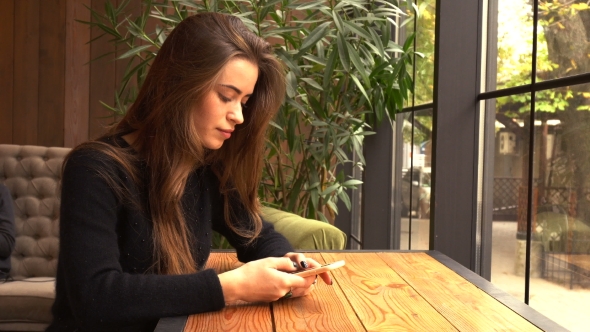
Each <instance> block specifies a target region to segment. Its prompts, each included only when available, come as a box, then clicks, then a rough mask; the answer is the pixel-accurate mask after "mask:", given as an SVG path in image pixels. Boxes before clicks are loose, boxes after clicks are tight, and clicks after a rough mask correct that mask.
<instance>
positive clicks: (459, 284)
mask: <svg viewBox="0 0 590 332" xmlns="http://www.w3.org/2000/svg"><path fill="white" fill-rule="evenodd" d="M306 256H308V257H312V258H314V259H315V260H317V261H318V262H320V263H325V262H333V261H337V260H341V259H343V260H345V261H346V265H345V266H344V267H342V268H340V269H337V270H334V271H332V272H331V273H332V278H333V280H334V284H333V285H332V286H328V285H326V284H324V283H323V282H322V281H321V280H319V279H318V284H317V286H316V289H315V291H314V292H312V293H311V294H310V295H308V296H306V297H302V298H291V299H285V300H279V301H277V302H274V303H270V304H269V303H253V304H243V305H235V306H229V307H226V308H224V309H223V310H221V311H217V312H210V313H204V314H196V315H191V316H188V317H186V316H185V317H174V318H164V319H161V320H160V322H159V323H158V326H157V327H156V330H155V331H156V332H168V331H178V332H180V331H185V332H189V331H191V332H192V331H256V332H259V331H288V332H293V331H338V332H344V331H354V332H358V331H551V332H555V331H567V330H566V329H564V328H563V327H561V326H559V325H558V324H556V323H555V322H553V321H551V320H549V319H548V318H546V317H544V316H543V315H541V314H539V313H538V312H536V311H535V310H534V309H532V308H530V307H529V306H527V305H526V304H524V303H522V302H520V301H518V300H516V299H514V298H512V297H511V296H510V295H508V294H506V293H504V292H503V291H501V290H499V289H497V288H495V287H494V286H493V285H492V284H491V283H490V282H488V281H487V280H485V279H483V278H481V277H480V276H478V275H477V274H475V273H473V272H471V271H470V270H468V269H467V268H465V267H463V266H461V265H460V264H458V263H457V262H455V261H453V260H452V259H450V258H449V257H447V256H445V255H443V254H441V253H439V252H436V251H421V252H416V251H411V252H403V251H388V252H367V251H360V252H359V251H339V252H310V253H306ZM239 264H240V263H239V262H238V261H237V259H236V255H235V253H232V252H214V253H212V254H211V257H210V258H209V262H208V266H209V267H211V268H214V269H215V270H216V271H217V272H218V273H221V272H223V271H227V270H229V269H232V268H235V267H236V266H239Z"/></svg>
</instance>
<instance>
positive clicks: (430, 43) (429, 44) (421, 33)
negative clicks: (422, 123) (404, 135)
mask: <svg viewBox="0 0 590 332" xmlns="http://www.w3.org/2000/svg"><path fill="white" fill-rule="evenodd" d="M418 6H419V9H420V17H418V19H417V23H416V52H419V53H421V54H423V55H424V57H423V58H420V57H417V58H416V77H415V80H416V100H415V101H414V102H415V105H422V104H428V103H432V89H433V86H434V31H435V30H434V25H435V13H436V1H435V0H425V1H419V2H418Z"/></svg>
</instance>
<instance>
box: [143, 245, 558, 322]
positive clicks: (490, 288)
mask: <svg viewBox="0 0 590 332" xmlns="http://www.w3.org/2000/svg"><path fill="white" fill-rule="evenodd" d="M232 251H234V250H231V249H230V250H212V251H211V253H214V252H232ZM301 252H303V253H330V252H331V253H366V252H395V253H420V252H422V253H426V254H427V255H429V256H430V257H432V258H434V259H435V260H437V261H438V262H439V263H441V264H443V265H444V266H446V267H447V268H449V269H450V270H452V271H454V272H455V273H457V274H458V275H460V276H461V277H463V278H465V280H467V281H469V282H470V283H472V284H473V285H475V286H476V287H477V288H479V289H481V290H482V291H483V292H485V293H486V294H488V295H489V296H491V297H493V298H494V299H496V300H497V301H498V302H500V303H502V304H504V305H505V306H506V307H508V308H509V309H511V310H512V311H514V312H515V313H517V314H518V315H520V316H521V317H522V318H524V319H526V320H527V321H529V322H530V323H531V324H533V325H535V326H536V327H538V328H540V329H541V330H543V331H551V332H561V331H564V332H569V330H568V329H566V328H564V327H563V326H561V325H559V324H557V323H556V322H554V321H552V320H551V319H549V318H548V317H545V316H544V315H542V314H541V313H539V312H538V311H536V310H535V309H533V308H532V307H531V306H529V305H527V304H525V303H524V302H521V301H519V300H517V299H516V298H515V297H513V296H512V295H510V294H508V293H506V292H505V291H503V290H501V289H500V288H498V287H496V286H494V285H493V284H492V283H491V282H490V281H489V280H487V279H485V278H483V277H481V276H480V275H478V274H477V273H475V272H473V271H471V270H470V269H468V268H466V267H465V266H463V265H461V264H459V263H458V262H456V261H454V260H453V259H452V258H450V257H449V256H447V255H445V254H443V253H441V252H439V251H436V250H301ZM187 320H188V316H178V317H165V318H161V319H160V320H159V321H158V325H157V326H156V329H155V330H154V332H176V331H178V332H182V331H183V330H184V326H185V325H186V322H187Z"/></svg>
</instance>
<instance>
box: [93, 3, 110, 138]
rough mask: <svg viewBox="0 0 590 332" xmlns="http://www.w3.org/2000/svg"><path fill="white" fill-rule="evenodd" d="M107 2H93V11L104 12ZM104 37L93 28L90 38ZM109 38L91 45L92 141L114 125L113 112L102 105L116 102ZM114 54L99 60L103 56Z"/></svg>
mask: <svg viewBox="0 0 590 332" xmlns="http://www.w3.org/2000/svg"><path fill="white" fill-rule="evenodd" d="M106 2H107V0H92V9H94V10H97V11H101V12H103V11H104V4H105V3H106ZM100 35H102V32H101V30H100V29H98V28H96V27H95V28H92V29H91V31H90V37H91V38H92V39H93V40H94V39H95V38H97V37H99V36H100ZM110 39H111V38H110V37H109V36H103V37H101V38H99V39H97V40H95V41H93V42H92V43H91V44H90V58H91V59H93V60H92V62H91V63H90V105H89V118H88V120H89V122H88V135H89V138H90V139H93V138H97V137H99V136H100V135H102V134H103V133H104V132H105V130H106V129H105V127H106V126H107V125H109V124H110V123H112V121H113V117H112V112H110V111H109V110H107V109H106V108H105V107H104V106H102V105H101V104H100V102H101V101H103V102H105V103H107V104H109V105H113V104H114V102H115V98H114V95H115V81H116V77H115V66H116V63H115V61H114V60H113V58H114V52H115V45H114V44H113V43H112V42H109V40H110ZM109 52H113V54H111V55H109V56H107V57H104V58H101V59H98V60H96V61H94V59H96V58H98V57H99V56H101V55H104V54H106V53H109Z"/></svg>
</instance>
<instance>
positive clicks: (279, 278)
mask: <svg viewBox="0 0 590 332" xmlns="http://www.w3.org/2000/svg"><path fill="white" fill-rule="evenodd" d="M284 92H285V82H284V78H283V72H282V69H281V66H280V65H279V63H278V62H277V60H276V59H275V58H274V57H273V55H272V49H271V47H270V46H269V44H267V43H266V42H265V41H264V40H262V39H260V38H258V37H257V36H255V35H254V34H253V33H251V32H249V31H248V30H247V29H246V27H245V26H244V25H243V24H242V23H241V21H240V20H239V19H238V18H236V17H232V16H229V15H222V14H214V13H203V14H197V15H195V16H192V17H189V18H187V19H186V20H184V21H183V22H182V23H180V24H179V25H178V26H177V27H176V28H175V29H174V30H173V31H172V32H171V33H170V35H169V36H168V38H167V39H166V42H165V43H164V44H163V45H162V48H161V49H160V51H159V53H158V55H157V57H156V59H155V60H154V62H153V64H152V66H151V69H150V71H149V74H148V76H147V78H146V81H145V84H144V85H143V87H142V88H141V91H140V93H139V96H138V98H137V101H136V102H135V103H134V104H133V106H132V107H131V108H130V109H129V111H128V113H127V114H126V115H125V117H124V118H123V119H122V120H121V122H120V123H118V125H117V126H116V127H114V128H113V129H112V130H110V132H109V133H108V134H106V135H105V136H103V137H102V138H100V139H98V140H96V141H92V142H88V143H85V144H82V145H81V146H78V147H77V148H75V149H74V150H73V151H72V152H71V153H70V155H69V156H68V157H67V159H66V162H65V163H64V170H63V179H62V194H61V197H62V199H61V216H60V218H61V221H60V236H61V238H60V240H61V242H60V256H59V263H58V271H57V281H56V299H55V303H54V306H53V316H54V320H53V323H52V324H51V325H50V327H49V328H48V331H103V330H104V331H117V330H121V331H152V330H153V329H154V327H155V325H156V324H157V321H158V319H159V318H161V317H167V316H177V315H187V314H194V313H199V312H206V311H213V310H219V309H221V308H223V307H224V306H225V305H227V304H231V303H233V302H235V301H238V300H240V301H248V302H254V301H276V300H279V299H280V298H284V297H290V296H295V297H296V296H303V295H306V294H308V293H309V292H310V291H311V290H312V289H313V287H314V286H313V285H314V284H315V278H314V277H308V278H301V277H299V276H295V275H291V274H289V273H286V272H291V271H295V270H297V269H298V268H301V267H308V266H311V267H314V266H319V265H320V264H318V263H317V262H315V261H314V260H312V259H308V258H305V256H304V255H303V254H301V253H294V252H293V249H292V248H291V246H290V245H289V243H288V242H287V240H286V239H285V238H284V237H283V236H281V235H280V234H278V233H276V232H275V231H274V229H273V227H272V225H271V224H269V223H266V222H264V221H262V220H261V218H260V215H259V212H260V205H259V202H258V200H257V187H258V184H259V181H260V177H261V162H262V153H263V148H264V136H265V131H266V128H267V124H268V122H269V120H270V119H271V118H272V117H273V115H274V114H275V113H276V111H277V109H278V108H279V106H280V104H281V102H282V99H283V95H284ZM213 230H215V231H218V232H219V233H221V234H222V235H224V236H225V237H226V238H227V239H228V240H229V242H230V243H231V244H232V245H233V246H234V247H235V248H236V250H237V254H238V258H239V260H240V261H242V262H247V264H245V265H243V266H241V267H239V268H237V269H235V270H232V271H229V272H226V273H222V274H220V275H217V274H216V273H215V272H214V271H213V270H210V269H204V266H205V263H206V261H207V258H208V256H209V249H210V244H211V235H212V231H213ZM321 276H322V278H323V279H324V281H325V282H326V283H328V284H331V280H330V277H329V276H328V274H323V275H321Z"/></svg>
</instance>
